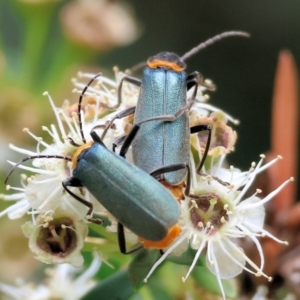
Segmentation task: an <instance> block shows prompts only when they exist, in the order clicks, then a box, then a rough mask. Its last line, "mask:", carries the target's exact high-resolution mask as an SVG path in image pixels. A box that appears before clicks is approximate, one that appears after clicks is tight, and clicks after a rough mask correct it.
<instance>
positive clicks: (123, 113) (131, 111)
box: [101, 106, 135, 140]
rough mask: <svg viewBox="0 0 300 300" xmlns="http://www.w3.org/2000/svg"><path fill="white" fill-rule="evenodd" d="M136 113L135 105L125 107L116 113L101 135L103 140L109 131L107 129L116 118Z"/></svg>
mask: <svg viewBox="0 0 300 300" xmlns="http://www.w3.org/2000/svg"><path fill="white" fill-rule="evenodd" d="M134 113H135V106H133V107H130V108H127V109H124V110H122V111H121V112H119V113H118V114H116V115H115V116H114V117H113V118H112V119H111V120H110V122H109V123H108V125H107V126H106V128H105V129H104V131H103V133H102V135H101V140H103V139H104V137H105V135H106V133H107V130H108V129H109V128H110V127H111V126H112V124H113V122H114V120H116V119H122V118H125V117H127V116H130V115H132V114H134Z"/></svg>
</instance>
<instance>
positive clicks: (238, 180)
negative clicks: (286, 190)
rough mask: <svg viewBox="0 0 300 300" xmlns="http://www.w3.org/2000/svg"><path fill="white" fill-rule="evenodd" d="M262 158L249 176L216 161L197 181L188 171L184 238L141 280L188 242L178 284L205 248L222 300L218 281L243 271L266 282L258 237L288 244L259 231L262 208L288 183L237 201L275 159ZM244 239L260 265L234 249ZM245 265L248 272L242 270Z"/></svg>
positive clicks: (247, 173) (263, 214) (242, 252)
mask: <svg viewBox="0 0 300 300" xmlns="http://www.w3.org/2000/svg"><path fill="white" fill-rule="evenodd" d="M263 157H264V156H263ZM263 157H262V159H261V160H260V162H259V163H258V164H257V166H256V167H255V168H254V164H253V165H252V167H251V169H250V170H249V171H248V172H240V171H239V170H234V169H233V168H230V169H229V170H226V169H223V168H221V167H220V166H221V164H220V161H219V164H218V165H216V166H214V167H213V168H212V169H211V170H210V171H209V174H206V175H201V176H199V175H197V174H196V173H195V166H192V170H193V172H192V178H193V184H192V186H193V189H192V190H193V191H192V194H193V195H191V197H189V198H188V199H186V200H185V201H182V202H181V208H182V215H181V218H182V219H183V220H184V221H185V222H184V224H185V225H183V227H182V231H183V233H182V234H181V236H180V237H179V238H178V239H177V241H175V242H174V243H173V245H171V246H170V247H169V249H167V251H166V252H165V253H164V255H163V256H162V257H161V258H160V259H159V260H158V261H157V262H156V263H155V264H154V266H153V267H152V269H151V270H150V272H149V274H148V275H147V277H146V278H145V280H147V278H149V276H150V275H151V273H152V272H153V271H154V270H155V269H156V267H157V266H158V265H159V264H160V263H161V262H162V261H163V260H164V259H165V258H166V257H167V255H169V253H171V252H172V251H173V250H174V249H175V248H176V247H178V246H179V245H180V244H181V243H184V242H186V241H187V240H189V243H190V246H191V247H192V248H193V249H196V250H197V252H196V255H195V258H194V260H193V262H192V264H191V266H190V268H189V270H188V273H187V274H186V276H185V277H184V278H183V281H185V280H186V279H187V277H188V276H189V274H190V273H191V271H192V270H193V268H194V266H195V265H196V263H197V260H198V258H199V257H200V254H201V253H202V252H203V250H204V249H205V248H206V265H207V267H208V268H209V269H210V271H211V272H212V273H213V274H215V275H216V277H217V280H218V283H219V286H220V289H221V292H222V295H223V298H224V299H225V293H224V290H223V286H222V283H221V279H229V278H233V277H235V276H237V275H238V274H240V273H241V272H242V271H243V270H246V271H248V272H250V273H252V274H254V275H255V276H265V277H266V278H268V279H269V280H271V278H270V277H268V276H267V275H266V274H265V273H264V272H263V267H264V255H263V252H262V247H261V245H260V243H259V240H258V237H263V236H268V237H270V238H272V239H274V240H275V241H277V242H279V243H285V244H287V242H284V241H280V240H278V239H277V238H276V237H274V236H273V235H272V234H270V233H269V232H268V231H266V230H264V229H263V225H264V217H265V209H264V204H265V203H266V202H268V201H270V200H271V199H272V198H273V197H274V196H275V195H276V194H278V193H279V192H280V191H281V190H282V189H283V187H284V186H286V185H287V184H288V183H289V182H290V181H292V180H293V178H290V179H289V180H287V181H285V182H284V183H283V184H282V185H281V186H279V187H278V188H277V189H276V190H274V191H273V192H271V193H270V194H269V195H268V196H266V197H265V198H263V199H260V198H259V197H258V196H257V194H259V193H260V192H261V191H259V190H257V191H256V193H255V194H254V195H252V196H250V197H248V198H247V199H244V200H243V201H242V199H243V198H244V196H245V194H246V192H247V191H248V189H249V187H250V185H251V184H252V183H253V180H254V179H255V177H256V175H257V174H258V173H260V172H262V171H263V170H265V169H266V168H268V167H269V166H270V165H271V164H273V163H274V162H276V161H277V160H278V159H279V158H280V157H278V158H277V159H275V160H273V161H271V162H270V163H268V164H266V165H265V166H261V165H262V162H263ZM245 237H248V238H250V239H251V240H252V241H253V242H254V243H255V245H256V248H257V250H258V252H259V255H260V259H261V262H260V265H259V266H257V265H256V264H255V263H254V262H253V261H251V260H250V259H249V258H248V257H247V255H246V254H245V253H244V251H243V249H241V248H240V247H239V246H238V245H237V244H236V240H237V239H239V238H245ZM246 262H247V263H248V264H249V265H250V268H248V267H246V266H245V265H246Z"/></svg>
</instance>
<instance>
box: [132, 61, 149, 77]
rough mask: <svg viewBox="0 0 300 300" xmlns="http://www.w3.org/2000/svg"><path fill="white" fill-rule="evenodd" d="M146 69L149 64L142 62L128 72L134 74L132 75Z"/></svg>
mask: <svg viewBox="0 0 300 300" xmlns="http://www.w3.org/2000/svg"><path fill="white" fill-rule="evenodd" d="M144 67H147V62H145V61H142V62H139V63H137V64H136V65H134V66H133V67H131V68H130V69H129V70H128V72H129V74H132V73H135V72H136V71H138V70H140V69H142V68H144Z"/></svg>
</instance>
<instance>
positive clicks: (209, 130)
mask: <svg viewBox="0 0 300 300" xmlns="http://www.w3.org/2000/svg"><path fill="white" fill-rule="evenodd" d="M195 129H200V130H198V131H204V130H208V137H207V142H206V146H205V150H204V153H203V156H202V158H201V161H200V163H199V165H198V167H197V169H196V172H197V174H200V173H201V169H202V167H203V165H204V163H205V159H206V157H207V154H208V150H209V147H210V142H211V126H210V125H198V126H194V127H191V131H193V130H195ZM194 132H197V131H193V133H194Z"/></svg>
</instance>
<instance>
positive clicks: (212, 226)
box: [189, 193, 229, 234]
mask: <svg viewBox="0 0 300 300" xmlns="http://www.w3.org/2000/svg"><path fill="white" fill-rule="evenodd" d="M190 197H191V198H192V199H191V201H190V203H189V208H190V216H191V222H192V225H193V227H194V228H195V229H197V230H199V229H200V230H203V228H208V229H209V234H214V233H215V232H216V231H217V230H218V229H219V228H220V227H222V225H223V224H224V223H226V222H227V221H228V218H229V217H228V213H227V210H226V209H225V208H224V201H223V199H221V198H220V196H219V195H217V194H216V193H207V194H202V195H191V196H190Z"/></svg>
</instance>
